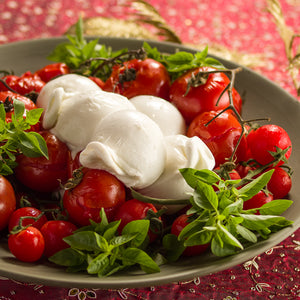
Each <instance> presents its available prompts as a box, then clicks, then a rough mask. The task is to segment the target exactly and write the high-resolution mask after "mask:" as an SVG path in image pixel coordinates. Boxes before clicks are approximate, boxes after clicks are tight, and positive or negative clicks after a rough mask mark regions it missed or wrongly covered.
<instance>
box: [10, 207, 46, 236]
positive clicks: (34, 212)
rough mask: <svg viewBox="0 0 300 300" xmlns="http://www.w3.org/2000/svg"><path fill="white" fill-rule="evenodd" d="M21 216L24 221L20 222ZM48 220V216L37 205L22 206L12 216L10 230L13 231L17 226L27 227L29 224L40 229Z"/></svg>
mask: <svg viewBox="0 0 300 300" xmlns="http://www.w3.org/2000/svg"><path fill="white" fill-rule="evenodd" d="M24 217H25V218H24ZM21 218H22V222H20V220H21ZM46 222H47V217H46V216H45V215H44V214H43V213H42V212H41V211H40V210H39V209H37V208H35V207H21V208H18V209H17V210H15V211H14V212H13V213H12V215H11V216H10V218H9V223H8V230H9V231H11V230H12V229H13V228H14V227H16V226H22V227H26V226H27V225H31V226H33V227H35V228H37V229H40V228H41V227H42V226H43V225H44V224H45V223H46Z"/></svg>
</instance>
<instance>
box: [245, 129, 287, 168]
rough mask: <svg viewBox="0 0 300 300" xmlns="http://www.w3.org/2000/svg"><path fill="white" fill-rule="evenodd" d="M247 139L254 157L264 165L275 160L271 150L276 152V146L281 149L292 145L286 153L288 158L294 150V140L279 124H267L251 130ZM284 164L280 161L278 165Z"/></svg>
mask: <svg viewBox="0 0 300 300" xmlns="http://www.w3.org/2000/svg"><path fill="white" fill-rule="evenodd" d="M247 141H248V145H249V148H250V150H251V154H252V158H254V159H255V160H256V161H257V162H258V163H260V164H262V165H266V164H268V163H270V162H271V161H272V160H274V158H273V156H272V155H271V154H270V152H276V147H278V148H279V149H281V150H285V149H287V148H288V147H290V148H289V150H288V151H287V152H286V153H285V158H286V159H288V158H289V157H290V155H291V152H292V142H291V140H290V137H289V135H288V134H287V132H286V131H285V130H284V129H283V128H282V127H280V126H278V125H273V124H267V125H263V126H261V127H259V128H258V129H256V130H252V131H250V133H249V134H248V136H247ZM282 164H283V161H280V162H279V163H278V164H277V166H280V165H282Z"/></svg>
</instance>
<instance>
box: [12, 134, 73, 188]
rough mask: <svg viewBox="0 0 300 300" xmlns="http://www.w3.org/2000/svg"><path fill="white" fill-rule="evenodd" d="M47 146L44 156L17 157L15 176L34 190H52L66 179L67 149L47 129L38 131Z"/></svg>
mask: <svg viewBox="0 0 300 300" xmlns="http://www.w3.org/2000/svg"><path fill="white" fill-rule="evenodd" d="M40 134H41V135H42V137H43V138H44V139H45V141H46V144H47V147H48V155H49V159H47V158H45V157H27V156H25V155H19V156H18V157H17V163H18V165H17V167H16V168H15V175H16V178H17V179H18V180H19V181H20V182H21V183H22V184H24V185H25V186H27V187H29V188H31V189H32V190H34V191H39V192H52V191H55V190H57V189H58V188H59V187H60V182H61V183H64V182H65V181H66V180H67V179H68V157H69V149H68V147H67V145H66V144H65V143H63V142H61V141H60V140H59V139H58V138H57V137H56V136H55V135H53V134H52V133H50V132H49V131H42V132H40Z"/></svg>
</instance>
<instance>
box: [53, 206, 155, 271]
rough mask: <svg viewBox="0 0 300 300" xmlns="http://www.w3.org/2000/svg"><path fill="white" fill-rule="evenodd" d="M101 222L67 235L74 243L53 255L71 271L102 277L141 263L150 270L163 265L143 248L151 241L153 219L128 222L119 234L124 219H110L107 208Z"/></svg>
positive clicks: (59, 263) (141, 265) (102, 211)
mask: <svg viewBox="0 0 300 300" xmlns="http://www.w3.org/2000/svg"><path fill="white" fill-rule="evenodd" d="M100 216H101V222H100V223H95V222H93V221H91V225H89V226H85V227H82V228H80V229H78V230H77V231H76V232H75V233H74V234H72V235H70V236H68V237H65V238H64V241H65V242H66V243H67V244H69V245H70V247H69V248H66V249H63V250H61V251H59V252H57V253H55V254H54V255H53V256H51V257H50V258H49V260H50V261H51V262H53V263H56V264H58V265H62V266H65V267H68V268H67V271H69V272H75V271H86V272H87V273H89V274H96V275H98V276H99V277H103V276H110V275H112V274H114V273H116V272H119V271H121V270H124V269H127V268H129V267H132V266H134V265H138V266H139V267H140V268H141V269H142V270H143V271H144V272H146V273H155V272H159V271H160V269H159V266H158V265H157V264H156V262H155V261H154V260H153V259H152V258H151V257H150V256H149V255H148V254H147V253H146V252H145V251H144V250H143V248H144V246H145V245H147V239H148V230H149V225H150V221H149V220H136V221H132V222H130V223H128V224H127V225H125V227H124V228H123V230H122V234H121V235H119V234H118V227H119V225H120V222H121V221H114V222H110V223H109V222H108V221H107V218H106V215H105V212H104V209H102V210H101V212H100Z"/></svg>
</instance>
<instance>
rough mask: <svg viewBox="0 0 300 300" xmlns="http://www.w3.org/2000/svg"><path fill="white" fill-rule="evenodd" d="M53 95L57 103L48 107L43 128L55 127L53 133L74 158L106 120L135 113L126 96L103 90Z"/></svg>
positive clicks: (57, 92) (57, 91) (59, 92)
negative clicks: (123, 112) (121, 113)
mask: <svg viewBox="0 0 300 300" xmlns="http://www.w3.org/2000/svg"><path fill="white" fill-rule="evenodd" d="M54 95H55V97H54V100H55V101H54V103H57V104H53V105H49V106H48V107H47V109H46V112H45V115H44V120H43V125H44V124H49V123H50V124H52V126H53V127H51V129H50V131H51V132H52V133H53V134H55V135H56V136H57V137H58V138H59V139H60V140H61V141H63V142H64V143H66V144H67V145H68V147H69V149H70V150H71V152H72V156H74V155H75V154H76V153H77V152H79V151H81V150H83V149H84V148H85V147H86V145H87V144H88V143H89V142H91V141H92V136H93V133H94V130H95V128H96V127H97V126H98V124H99V123H100V121H101V120H102V119H103V118H104V117H106V116H107V115H109V114H110V113H112V112H115V111H118V110H125V109H126V110H128V109H131V110H135V107H134V106H133V105H132V104H131V102H130V101H129V100H128V99H127V98H126V97H124V96H122V95H119V94H115V93H109V92H104V91H102V90H100V91H92V92H89V91H87V92H81V93H79V92H78V93H74V94H71V95H69V96H65V95H64V92H63V91H61V90H56V91H55V93H54ZM59 98H60V99H63V100H59ZM49 103H50V104H51V103H52V102H51V101H50V102H49Z"/></svg>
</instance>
